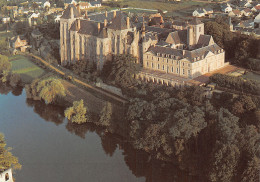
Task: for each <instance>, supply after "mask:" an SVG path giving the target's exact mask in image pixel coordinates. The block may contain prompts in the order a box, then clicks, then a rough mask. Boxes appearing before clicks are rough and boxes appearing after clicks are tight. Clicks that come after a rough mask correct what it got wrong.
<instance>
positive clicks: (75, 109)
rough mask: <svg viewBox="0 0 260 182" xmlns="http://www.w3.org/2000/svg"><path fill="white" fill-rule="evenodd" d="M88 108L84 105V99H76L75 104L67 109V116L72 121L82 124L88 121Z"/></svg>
mask: <svg viewBox="0 0 260 182" xmlns="http://www.w3.org/2000/svg"><path fill="white" fill-rule="evenodd" d="M86 113H87V108H86V107H85V106H84V103H83V100H82V99H81V100H80V101H74V102H73V106H72V107H69V108H67V109H66V110H65V112H64V114H65V117H66V118H68V120H70V121H71V122H72V123H77V124H82V123H85V122H87V119H88V117H87V115H86Z"/></svg>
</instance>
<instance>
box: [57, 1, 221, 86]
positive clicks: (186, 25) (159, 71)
mask: <svg viewBox="0 0 260 182" xmlns="http://www.w3.org/2000/svg"><path fill="white" fill-rule="evenodd" d="M133 19H134V21H133V22H132V21H131V18H130V17H128V16H127V15H126V14H125V13H123V12H120V11H114V12H105V13H99V14H93V15H87V14H86V15H84V16H81V14H80V10H79V8H76V7H75V6H74V5H69V6H68V8H67V9H66V10H65V12H64V14H63V16H62V17H61V19H60V27H61V28H60V35H61V36H60V37H61V39H60V41H61V42H60V45H61V47H60V51H61V64H62V65H66V64H71V63H76V62H77V61H78V60H86V61H94V62H95V63H96V65H97V68H98V69H99V70H101V69H102V67H103V65H104V63H105V61H109V60H111V58H112V55H118V54H132V55H133V56H135V57H137V60H138V61H139V62H140V63H141V64H142V66H143V70H142V71H141V72H140V74H139V75H137V77H139V78H141V79H145V77H146V78H148V80H149V79H152V81H155V80H157V81H156V82H160V83H167V84H171V85H180V84H181V85H183V84H185V82H187V81H188V80H190V79H193V78H195V77H198V76H200V75H203V74H205V73H208V72H211V71H214V70H216V69H219V68H221V67H223V66H225V64H224V62H225V52H224V50H223V49H222V48H220V47H219V46H218V45H217V44H216V43H215V42H214V40H213V38H212V36H210V35H204V24H203V23H202V22H201V21H199V20H197V19H193V20H192V21H190V22H182V23H180V22H178V23H176V26H177V27H178V28H176V27H175V28H169V29H168V28H161V27H155V26H147V25H145V22H144V19H143V21H141V22H137V21H136V20H137V19H136V18H133ZM180 26H181V27H180ZM137 27H139V28H137ZM172 27H174V26H172ZM146 80H147V79H146Z"/></svg>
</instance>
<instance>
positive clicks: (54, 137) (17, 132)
mask: <svg viewBox="0 0 260 182" xmlns="http://www.w3.org/2000/svg"><path fill="white" fill-rule="evenodd" d="M63 111H64V108H61V107H57V106H46V105H45V104H44V103H42V102H39V101H37V102H36V101H31V100H27V99H26V93H25V91H24V90H23V91H22V90H21V91H20V92H19V91H18V92H13V93H12V92H9V93H8V92H7V91H6V93H4V94H3V92H1V94H0V132H2V133H4V135H5V139H6V142H7V146H8V147H12V148H13V149H12V153H13V154H14V155H15V156H16V157H18V159H19V162H20V163H21V165H22V169H21V170H19V171H15V174H14V177H15V179H16V181H17V182H74V181H77V182H83V181H84V182H85V181H88V182H153V181H154V182H160V181H162V182H165V181H175V180H174V179H178V180H176V181H178V182H180V181H183V182H184V181H185V182H186V181H187V182H188V181H194V180H192V178H191V177H189V176H188V175H187V174H185V173H182V172H180V171H179V170H177V169H175V168H174V167H173V166H172V165H171V164H167V163H163V162H160V161H156V160H153V159H152V160H151V159H150V158H149V155H147V154H146V153H144V152H142V151H137V150H134V149H133V148H132V147H131V146H130V145H129V144H128V143H127V142H125V141H124V140H123V139H122V138H121V137H120V136H117V135H113V134H105V132H104V130H103V129H101V128H97V127H96V126H94V125H93V124H86V125H84V126H82V127H78V126H76V125H72V124H70V123H68V121H67V120H66V119H65V118H64V116H63Z"/></svg>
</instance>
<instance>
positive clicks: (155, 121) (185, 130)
mask: <svg viewBox="0 0 260 182" xmlns="http://www.w3.org/2000/svg"><path fill="white" fill-rule="evenodd" d="M114 60H115V61H112V62H110V63H108V64H107V65H106V66H105V69H104V71H103V72H102V73H100V75H99V77H100V78H103V80H104V81H105V82H106V83H109V84H113V85H115V86H117V87H120V88H121V89H122V90H123V93H124V94H125V95H127V96H128V98H129V100H130V101H129V104H128V105H127V111H126V113H125V117H124V120H123V121H121V122H122V123H124V125H125V127H126V128H127V129H126V133H125V137H126V138H128V141H129V142H130V143H131V144H132V145H133V147H134V148H135V149H140V150H144V151H146V152H147V153H149V154H150V155H151V156H152V157H153V158H156V159H160V160H163V161H169V162H173V163H175V164H177V165H178V166H179V167H180V168H181V169H183V170H187V171H189V172H190V174H192V175H198V176H203V179H206V180H208V181H212V182H217V181H224V182H229V181H242V182H248V181H250V182H254V181H256V180H257V179H258V178H259V173H258V171H259V162H260V159H259V154H260V149H259V147H258V146H259V144H260V143H259V142H260V134H259V129H260V124H259V122H260V110H259V105H260V101H259V98H258V97H250V96H246V95H241V96H238V97H234V96H233V95H232V94H228V93H225V92H224V93H223V94H222V95H220V96H219V97H214V96H213V98H212V99H210V100H209V99H205V97H204V94H203V93H204V91H203V89H202V88H201V87H197V86H190V87H184V88H174V87H167V86H163V85H155V84H152V83H142V82H140V81H138V80H136V79H134V74H135V73H136V71H137V70H138V69H136V68H138V67H139V65H138V64H137V63H136V60H135V58H133V57H131V56H130V55H120V56H116V57H115V58H114ZM40 82H41V81H36V82H33V83H32V84H31V86H30V89H31V92H35V90H36V92H37V93H38V94H39V91H37V88H38V84H39V83H40ZM234 82H237V80H234ZM44 83H48V82H46V81H45V82H44ZM236 84H237V85H239V83H236ZM43 85H44V84H43ZM45 86H47V85H45ZM35 88H36V89H35ZM40 88H42V87H40ZM235 89H237V88H235ZM33 90H34V91H33ZM46 90H47V91H49V89H46ZM239 91H240V90H239ZM53 93H59V92H53ZM36 95H37V94H36ZM57 95H59V97H60V98H62V95H63V94H57ZM57 95H56V96H57ZM40 98H42V99H44V97H40ZM53 98H56V97H53ZM55 100H56V99H54V100H53V101H55ZM45 101H47V100H45ZM47 103H55V102H50V100H49V101H48V102H47ZM112 112H113V108H112V105H111V103H106V104H105V106H104V108H103V109H102V111H101V113H100V116H99V120H98V121H94V120H92V119H91V113H89V112H88V109H87V108H86V106H84V103H83V100H81V101H75V102H74V103H73V106H71V107H69V108H67V109H66V110H65V117H67V118H68V119H69V120H70V121H71V122H75V123H78V124H83V123H85V122H94V123H95V124H96V125H100V126H103V127H106V128H108V131H109V132H114V133H118V132H119V131H117V130H115V129H113V127H114V125H115V123H114V120H115V118H113V114H112ZM82 126H83V125H82ZM202 174H203V175H202Z"/></svg>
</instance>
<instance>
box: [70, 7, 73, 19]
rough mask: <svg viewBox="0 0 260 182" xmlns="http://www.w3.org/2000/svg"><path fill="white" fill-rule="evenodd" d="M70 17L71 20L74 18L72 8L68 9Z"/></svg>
mask: <svg viewBox="0 0 260 182" xmlns="http://www.w3.org/2000/svg"><path fill="white" fill-rule="evenodd" d="M70 17H71V18H74V12H73V7H70Z"/></svg>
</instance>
